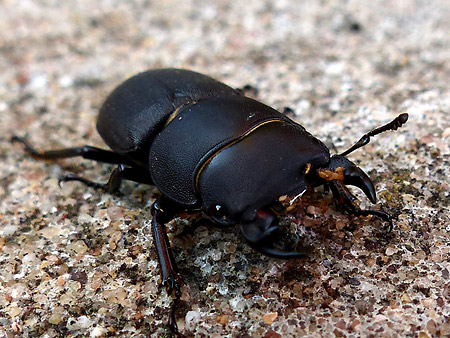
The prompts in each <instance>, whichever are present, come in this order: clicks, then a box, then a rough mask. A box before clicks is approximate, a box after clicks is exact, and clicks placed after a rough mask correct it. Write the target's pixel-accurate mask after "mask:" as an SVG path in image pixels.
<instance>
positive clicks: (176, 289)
mask: <svg viewBox="0 0 450 338" xmlns="http://www.w3.org/2000/svg"><path fill="white" fill-rule="evenodd" d="M184 284H185V283H184V280H183V277H182V275H181V274H180V273H179V272H176V271H172V273H171V274H170V276H167V277H165V278H164V279H163V281H162V283H161V285H162V286H165V287H166V290H167V294H168V295H169V296H173V301H172V307H171V309H170V316H169V328H170V332H171V333H172V335H174V336H176V337H182V335H181V334H180V332H179V331H178V325H177V310H178V307H179V305H180V300H181V287H182V286H183V285H184Z"/></svg>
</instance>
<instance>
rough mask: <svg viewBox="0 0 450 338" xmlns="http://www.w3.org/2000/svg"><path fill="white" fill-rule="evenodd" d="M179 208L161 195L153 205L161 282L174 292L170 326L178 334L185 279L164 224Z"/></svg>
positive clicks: (154, 234) (153, 229)
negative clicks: (178, 318)
mask: <svg viewBox="0 0 450 338" xmlns="http://www.w3.org/2000/svg"><path fill="white" fill-rule="evenodd" d="M178 209H179V208H178V207H177V206H176V205H175V204H174V203H171V202H169V201H167V200H165V199H163V198H161V197H160V198H158V200H156V202H155V203H153V205H152V216H153V218H152V235H153V241H154V243H155V247H156V253H157V255H158V262H159V268H160V270H161V279H162V283H161V284H162V285H163V286H166V288H167V293H168V294H169V295H172V294H173V292H174V294H173V295H174V300H173V304H172V309H171V314H170V319H169V326H170V329H171V331H172V333H176V334H177V333H178V327H177V323H176V311H177V308H178V305H179V302H180V297H181V287H182V285H183V284H184V281H183V278H182V276H181V274H180V272H179V271H178V269H177V267H176V264H175V259H174V258H173V254H172V249H171V247H170V242H169V238H168V237H167V232H166V228H165V226H164V224H165V223H167V222H169V221H170V220H172V219H173V217H174V216H175V213H176V212H177V211H178Z"/></svg>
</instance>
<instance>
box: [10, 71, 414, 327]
mask: <svg viewBox="0 0 450 338" xmlns="http://www.w3.org/2000/svg"><path fill="white" fill-rule="evenodd" d="M407 119H408V115H407V114H401V115H399V116H398V117H397V118H395V119H394V120H393V121H392V122H390V123H388V124H386V125H384V126H382V127H379V128H376V129H374V130H373V131H371V132H369V133H367V134H365V135H364V136H363V137H362V138H361V139H360V140H359V141H358V142H356V143H355V144H354V145H353V146H352V147H351V148H349V149H348V150H346V151H344V152H343V153H341V154H336V155H333V156H330V152H329V150H328V148H327V147H326V146H325V145H324V144H323V143H322V142H321V141H319V140H318V139H317V138H315V137H314V136H312V135H311V134H310V133H308V132H307V131H306V130H305V128H303V127H302V126H301V125H299V124H297V123H295V122H294V121H292V120H291V119H289V118H288V117H287V116H286V115H285V114H282V113H280V112H278V111H277V110H275V109H273V108H271V107H269V106H267V105H265V104H263V103H261V102H258V101H256V100H254V99H251V98H249V97H246V96H245V95H244V94H243V92H242V91H241V90H238V89H234V88H231V87H229V86H227V85H225V84H223V83H221V82H218V81H216V80H214V79H212V78H210V77H208V76H205V75H202V74H199V73H196V72H192V71H188V70H182V69H157V70H150V71H146V72H143V73H140V74H137V75H135V76H133V77H131V78H129V79H128V80H126V81H125V82H123V83H122V84H120V85H119V86H118V87H117V88H116V89H115V90H114V91H113V92H112V93H111V94H110V95H109V96H108V98H107V99H106V101H105V102H104V104H103V105H102V107H101V108H100V113H99V116H98V120H97V130H98V132H99V134H100V135H101V136H102V138H103V139H104V141H105V142H106V144H107V145H108V146H109V147H110V148H111V149H112V151H108V150H103V149H99V148H95V147H91V146H83V147H77V148H68V149H60V150H50V151H43V152H42V151H38V150H37V149H35V148H34V147H32V146H31V145H30V144H29V143H28V142H27V141H25V140H24V139H23V138H20V137H17V136H15V137H13V141H18V142H21V143H22V144H23V145H24V146H25V149H26V151H27V152H28V153H30V154H31V155H32V156H33V157H35V158H37V159H59V158H68V157H75V156H82V157H83V158H85V159H91V160H95V161H99V162H106V163H113V164H118V166H117V168H116V169H114V170H113V171H112V173H111V176H110V178H109V180H108V182H107V183H106V184H100V183H96V182H92V181H89V180H86V179H84V178H82V177H79V176H75V175H67V176H65V177H63V178H62V179H61V180H62V181H80V182H82V183H84V184H86V185H88V186H91V187H95V188H102V189H105V190H108V191H116V190H117V189H118V188H119V186H120V183H121V181H122V180H124V179H125V180H130V181H135V182H139V183H144V184H149V185H154V186H156V187H157V188H158V189H159V190H160V192H161V197H159V198H158V199H157V200H156V202H154V203H153V205H152V209H151V210H152V211H151V213H152V222H151V227H152V234H153V239H154V244H155V247H156V251H157V254H158V260H159V266H160V272H161V277H162V284H163V285H166V286H167V289H168V292H169V293H170V294H173V292H172V291H175V292H174V294H175V298H174V303H173V306H172V311H171V316H170V326H171V328H172V330H173V331H174V332H177V328H176V323H175V311H176V308H177V303H178V302H179V299H180V287H181V286H182V284H183V280H182V277H181V275H180V273H179V272H178V270H177V268H176V264H175V262H174V258H173V255H172V251H171V248H170V243H169V240H168V238H167V234H166V230H165V223H167V222H169V221H170V220H171V219H173V218H174V217H175V215H176V214H177V213H178V212H179V211H180V210H202V211H203V212H204V213H205V214H206V215H207V216H209V217H210V218H211V219H212V220H213V221H214V222H215V223H217V224H219V225H223V226H225V225H234V224H240V228H241V231H242V233H243V235H244V237H245V238H246V240H247V241H248V243H249V244H250V245H251V246H252V247H253V248H254V249H255V250H257V251H259V252H261V253H263V254H265V255H269V256H272V257H279V258H296V257H302V256H304V255H305V253H304V252H297V251H293V252H284V251H281V250H279V249H276V248H275V247H274V246H273V237H274V233H275V232H276V231H277V229H278V225H277V222H276V220H275V218H276V216H275V213H274V212H273V211H272V209H271V206H272V205H273V204H274V203H276V202H277V200H278V198H279V197H280V196H286V195H287V196H299V195H300V194H302V193H303V192H304V191H306V190H307V189H310V188H314V187H317V186H320V185H323V186H326V187H327V188H329V189H330V190H331V192H332V194H333V196H334V198H335V200H336V202H337V204H339V205H340V206H342V207H343V209H344V210H345V211H346V212H348V213H350V214H353V215H363V216H366V215H375V216H377V217H380V218H381V219H383V220H385V221H387V222H389V223H390V224H391V227H392V222H391V217H390V215H389V214H387V213H386V212H383V211H379V210H361V209H360V208H359V207H358V205H357V204H356V197H355V196H354V195H353V194H352V193H351V192H350V190H349V189H348V188H347V185H353V186H356V187H358V188H360V189H361V190H362V191H363V192H364V193H365V195H366V196H367V197H368V199H369V200H370V201H371V202H372V203H376V194H375V188H374V185H373V183H372V181H371V180H370V178H369V177H368V176H367V174H366V173H365V172H364V171H363V170H362V169H360V168H359V167H358V166H357V165H355V164H354V163H353V162H351V161H350V160H348V159H347V158H346V156H347V155H348V154H350V153H351V152H353V151H354V150H356V149H358V148H360V147H363V146H364V145H366V144H367V143H369V141H370V137H371V136H374V135H377V134H380V133H382V132H384V131H388V130H396V129H397V128H399V127H401V126H402V125H403V124H404V123H405V122H406V121H407Z"/></svg>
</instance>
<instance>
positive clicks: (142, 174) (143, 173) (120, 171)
mask: <svg viewBox="0 0 450 338" xmlns="http://www.w3.org/2000/svg"><path fill="white" fill-rule="evenodd" d="M122 180H128V181H133V182H137V183H142V184H148V185H152V181H151V179H150V176H149V174H148V169H147V168H142V167H127V166H125V165H123V164H119V165H118V166H117V168H115V169H114V170H113V171H112V172H111V175H110V176H109V179H108V182H106V183H98V182H93V181H90V180H87V179H85V178H83V177H80V176H77V175H74V174H68V175H66V176H63V177H61V178H60V179H59V181H58V184H59V185H60V184H61V182H68V181H78V182H81V183H83V184H85V185H87V186H88V187H92V188H96V189H102V190H104V191H107V192H109V193H114V192H117V191H119V188H120V184H121V183H122Z"/></svg>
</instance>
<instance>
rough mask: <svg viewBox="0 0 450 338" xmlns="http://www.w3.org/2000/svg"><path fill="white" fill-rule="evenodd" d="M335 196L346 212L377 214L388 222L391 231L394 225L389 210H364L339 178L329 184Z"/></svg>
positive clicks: (362, 214)
mask: <svg viewBox="0 0 450 338" xmlns="http://www.w3.org/2000/svg"><path fill="white" fill-rule="evenodd" d="M329 186H330V188H331V192H332V193H333V197H334V199H335V200H336V203H337V204H338V205H339V206H341V207H342V208H343V209H344V211H345V212H347V213H349V214H352V215H355V216H369V215H373V216H377V217H379V218H381V219H382V220H384V221H386V222H388V224H389V225H388V226H387V231H388V232H391V231H392V228H393V227H394V225H393V223H392V216H391V215H390V214H388V213H387V212H384V211H381V210H374V209H368V210H362V209H361V208H360V207H359V206H358V205H357V204H356V200H357V198H356V197H355V196H354V195H353V194H352V193H351V192H350V190H349V189H348V188H347V187H346V186H345V185H344V184H343V183H342V182H341V181H337V180H333V181H330V184H329Z"/></svg>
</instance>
